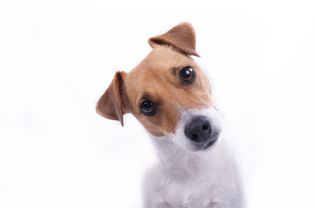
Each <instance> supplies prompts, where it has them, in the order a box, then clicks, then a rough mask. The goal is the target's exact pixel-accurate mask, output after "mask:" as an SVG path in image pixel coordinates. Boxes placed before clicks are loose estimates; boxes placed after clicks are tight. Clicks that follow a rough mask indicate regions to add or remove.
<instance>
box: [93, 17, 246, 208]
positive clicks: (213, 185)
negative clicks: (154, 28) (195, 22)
mask: <svg viewBox="0 0 315 208" xmlns="http://www.w3.org/2000/svg"><path fill="white" fill-rule="evenodd" d="M148 42H149V45H150V46H151V47H152V51H151V52H150V53H149V54H148V55H147V56H146V57H145V58H144V60H143V61H142V62H141V63H140V64H138V65H137V66H136V67H135V68H134V69H132V70H131V71H130V72H129V73H126V72H123V71H118V72H116V74H115V76H114V78H113V80H112V82H111V84H110V86H109V87H108V89H107V90H106V91H105V93H104V94H103V95H102V96H101V98H100V99H99V101H98V103H97V106H96V111H97V113H99V114H100V115H101V116H103V117H105V118H107V119H112V120H118V121H120V123H121V125H122V126H123V124H124V122H123V115H124V114H126V113H132V114H133V115H134V116H135V117H136V118H137V120H139V121H140V123H141V124H142V125H143V126H144V128H145V129H146V130H147V132H148V134H149V137H150V138H151V140H152V142H153V144H154V146H155V148H156V150H157V155H158V158H159V163H158V164H157V165H156V166H154V168H152V169H151V170H150V171H148V172H147V174H146V176H145V179H144V184H143V206H144V207H145V208H241V207H243V205H242V204H243V203H242V201H243V200H242V198H243V197H242V195H243V194H242V185H241V178H240V174H239V171H238V167H237V164H236V160H235V157H234V155H233V153H232V150H231V146H230V145H229V142H228V139H227V138H228V137H227V134H226V132H225V131H224V129H223V125H222V119H221V117H220V114H219V112H218V110H217V109H216V108H215V106H214V103H213V100H212V98H211V90H210V84H209V80H208V79H207V77H206V76H205V74H204V73H203V72H202V70H201V69H200V67H199V66H198V64H197V63H196V62H195V61H194V60H193V58H192V57H191V56H199V55H198V53H197V52H196V49H195V45H196V38H195V31H194V29H193V27H192V25H191V24H190V23H186V22H184V23H181V24H179V25H177V26H175V27H173V28H172V29H170V30H169V31H168V32H166V33H164V34H162V35H158V36H155V37H152V38H150V39H149V41H148Z"/></svg>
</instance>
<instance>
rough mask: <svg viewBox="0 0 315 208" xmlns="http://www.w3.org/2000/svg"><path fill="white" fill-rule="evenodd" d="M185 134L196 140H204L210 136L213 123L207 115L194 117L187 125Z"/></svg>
mask: <svg viewBox="0 0 315 208" xmlns="http://www.w3.org/2000/svg"><path fill="white" fill-rule="evenodd" d="M184 131H185V135H186V136H187V137H188V138H189V139H190V140H192V141H194V142H204V141H207V140H208V139H209V138H210V134H211V131H212V127H211V123H210V121H209V119H208V118H207V117H205V116H197V117H195V118H193V119H192V120H191V121H190V122H189V123H188V124H186V126H185V130H184Z"/></svg>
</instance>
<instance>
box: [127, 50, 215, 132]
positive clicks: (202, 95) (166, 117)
mask: <svg viewBox="0 0 315 208" xmlns="http://www.w3.org/2000/svg"><path fill="white" fill-rule="evenodd" d="M187 65H189V66H192V67H193V68H194V69H195V72H196V79H195V81H194V82H193V83H192V84H190V85H187V86H185V85H183V84H182V83H181V81H180V79H179V76H178V70H180V69H181V68H182V67H184V66H187ZM173 70H176V74H175V75H174V72H173ZM125 86H126V94H127V97H128V100H129V109H130V112H131V113H133V114H134V116H135V117H136V118H137V119H138V120H139V121H140V122H141V123H142V124H143V126H144V127H145V128H146V129H147V130H148V131H149V132H150V133H152V134H153V135H156V136H162V135H165V134H167V133H171V132H174V131H175V128H176V125H177V122H178V121H179V118H180V116H181V111H182V110H185V109H190V108H194V109H196V108H197V109H198V108H203V107H206V106H209V105H210V103H211V100H210V86H209V84H208V80H207V79H206V77H205V75H204V74H203V73H202V71H201V70H200V69H199V67H198V65H197V64H196V63H195V62H194V61H193V59H191V58H190V57H188V56H185V55H183V54H181V53H179V52H177V51H174V50H173V49H172V48H171V47H165V46H160V47H157V48H155V49H154V50H153V51H152V52H151V53H150V54H149V55H148V56H147V57H146V58H145V59H144V60H143V61H142V62H141V63H140V64H139V65H138V66H137V67H136V68H134V69H133V70H132V71H131V72H130V73H129V74H128V75H127V76H126V79H125ZM143 95H147V96H149V97H150V99H152V101H154V102H157V103H159V110H158V113H157V114H156V115H155V116H152V117H148V116H145V115H143V114H142V113H141V112H140V109H139V105H140V103H139V102H140V100H141V98H142V96H143Z"/></svg>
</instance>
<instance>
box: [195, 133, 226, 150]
mask: <svg viewBox="0 0 315 208" xmlns="http://www.w3.org/2000/svg"><path fill="white" fill-rule="evenodd" d="M219 135H220V131H215V132H214V133H213V134H211V136H210V137H209V139H208V140H206V141H204V142H193V145H194V146H195V151H203V150H207V149H209V148H210V147H212V146H213V145H214V144H215V143H216V141H217V140H218V138H219Z"/></svg>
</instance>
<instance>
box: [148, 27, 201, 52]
mask: <svg viewBox="0 0 315 208" xmlns="http://www.w3.org/2000/svg"><path fill="white" fill-rule="evenodd" d="M148 42H149V44H150V46H151V47H152V48H155V47H156V46H159V45H170V46H173V47H174V48H175V49H177V50H178V51H180V52H181V53H183V54H185V55H188V56H189V55H194V56H199V55H198V53H197V52H196V36H195V31H194V28H193V27H192V25H191V24H190V23H187V22H184V23H181V24H179V25H176V26H175V27H173V28H172V29H170V30H169V31H167V32H166V33H164V34H162V35H159V36H155V37H152V38H150V39H149V41H148Z"/></svg>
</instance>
